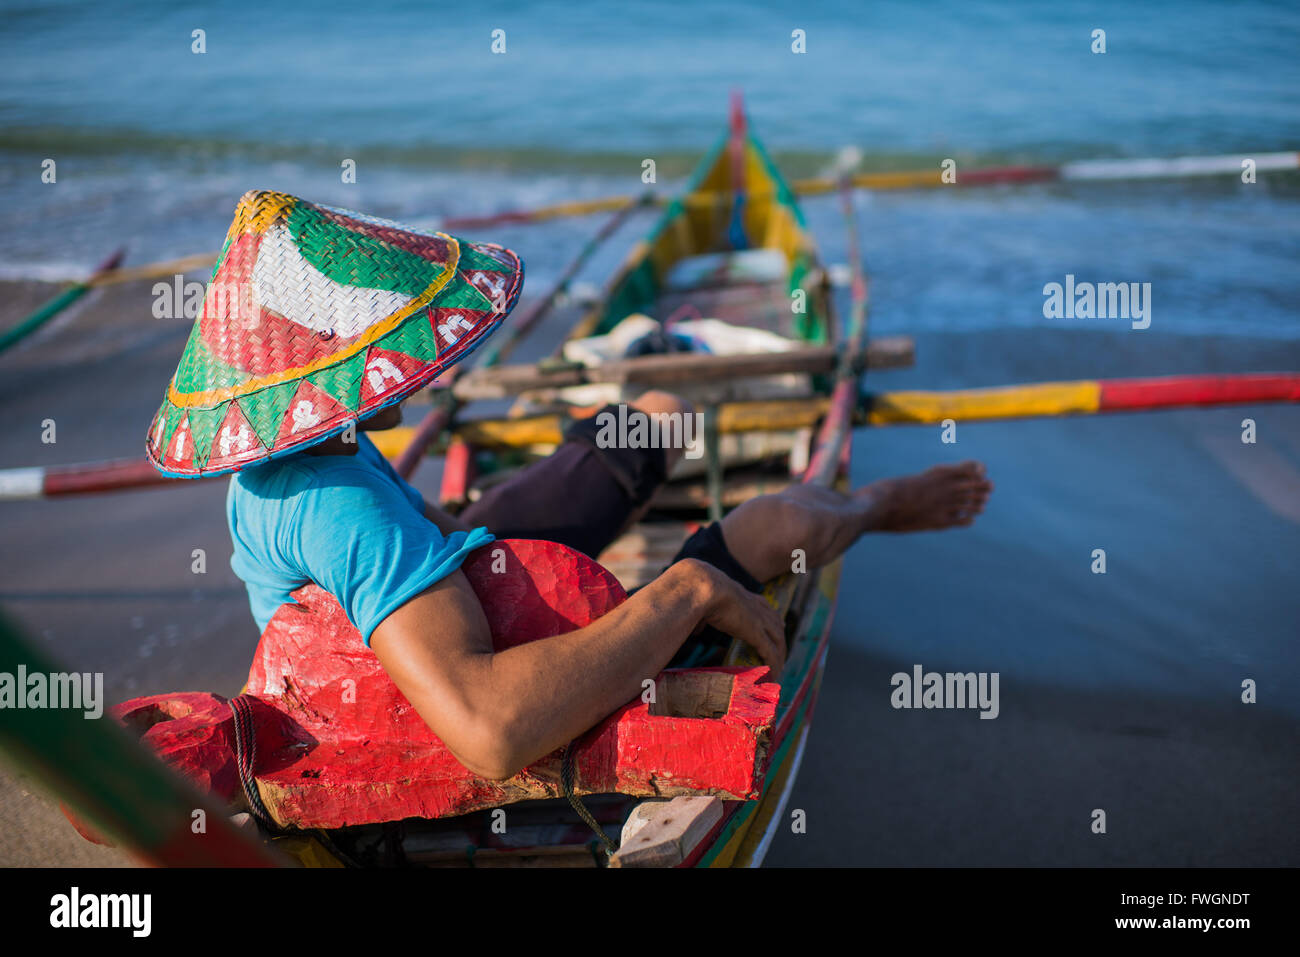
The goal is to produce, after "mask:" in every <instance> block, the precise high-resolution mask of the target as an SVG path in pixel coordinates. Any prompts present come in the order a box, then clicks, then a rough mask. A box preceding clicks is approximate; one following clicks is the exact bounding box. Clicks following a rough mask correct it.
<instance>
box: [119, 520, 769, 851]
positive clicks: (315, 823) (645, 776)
mask: <svg viewBox="0 0 1300 957" xmlns="http://www.w3.org/2000/svg"><path fill="white" fill-rule="evenodd" d="M463 568H464V571H465V573H466V575H467V577H468V578H469V580H470V583H471V585H472V586H473V587H474V590H475V592H476V593H477V594H478V596H479V598H480V600H481V601H482V603H483V607H484V611H485V613H486V614H487V617H488V623H489V626H490V627H491V630H492V635H493V643H494V646H495V647H496V648H497V649H498V650H503V649H505V648H509V647H513V646H515V645H518V644H522V643H524V642H527V641H535V640H544V639H545V638H547V637H551V636H553V635H557V634H563V633H565V632H568V631H572V630H573V629H575V628H579V627H582V626H583V625H585V624H587V623H589V622H590V621H592V620H594V619H596V618H598V617H600V616H601V615H603V614H605V613H606V612H608V611H610V610H611V609H612V608H614V607H615V606H617V605H618V604H620V603H621V602H622V601H623V600H624V598H625V595H624V593H623V589H622V588H621V586H619V584H618V582H617V580H615V579H614V577H613V576H612V575H610V574H609V572H608V571H606V570H605V569H604V568H602V567H601V566H600V565H599V564H597V563H596V562H594V561H592V560H591V559H589V558H587V557H586V556H584V555H581V554H580V553H578V552H575V551H573V550H571V549H568V548H565V547H564V546H560V545H556V544H553V543H550V542H533V541H504V542H496V543H494V544H492V545H489V546H485V547H484V548H482V549H479V550H478V551H476V552H475V553H474V554H473V555H472V556H471V557H470V559H469V560H468V561H467V562H466V563H465V565H464V566H463ZM294 597H295V599H296V601H297V602H298V604H296V605H285V606H283V607H282V608H281V609H280V610H279V611H278V612H277V613H276V615H275V616H274V618H273V619H272V620H271V623H270V624H269V625H268V626H267V629H266V632H265V633H264V634H263V636H262V640H261V642H260V643H259V645H258V648H257V652H256V654H255V656H254V661H253V666H252V669H251V670H250V672H249V678H248V688H247V694H248V695H249V696H251V700H252V701H253V703H254V705H255V708H256V709H257V713H256V718H257V726H258V727H257V762H256V768H255V770H256V775H257V778H258V782H259V785H260V790H261V794H262V798H263V800H264V801H265V802H266V804H267V806H268V808H269V809H270V810H271V813H272V814H273V815H274V816H275V817H276V819H277V821H279V822H280V823H281V824H283V825H285V826H296V827H302V828H310V827H323V828H336V827H343V826H347V825H352V824H361V823H372V822H377V821H389V820H399V819H401V818H406V817H422V818H434V817H443V816H447V815H453V814H463V813H467V812H469V811H474V810H481V809H485V808H491V807H498V806H500V805H502V804H507V803H511V802H512V801H517V800H527V799H532V798H540V797H557V796H559V795H560V794H561V793H562V792H561V788H560V783H559V776H560V755H559V752H556V753H554V754H551V755H548V756H547V757H546V758H544V759H543V760H541V761H539V762H537V763H535V764H533V765H532V766H530V767H529V768H526V769H525V770H524V771H522V772H521V773H520V774H519V775H517V776H515V777H514V778H511V779H510V780H508V781H489V780H486V779H483V778H479V777H477V776H475V775H473V774H471V773H470V772H469V771H467V770H466V769H465V768H464V767H463V766H462V765H461V764H460V763H459V762H458V761H457V760H456V759H455V757H454V756H452V754H451V752H450V751H448V750H447V748H446V746H445V745H443V743H442V742H441V741H440V740H439V739H438V738H437V736H436V735H434V734H433V732H432V731H430V730H429V728H428V727H427V726H426V725H425V724H424V722H423V721H422V720H421V719H420V717H419V715H418V714H416V713H415V710H414V709H413V708H412V707H411V705H410V703H409V702H408V701H407V700H406V699H405V697H404V696H402V694H401V693H400V692H399V691H398V690H397V688H396V686H394V685H393V683H392V681H391V680H390V679H389V678H388V676H387V674H386V673H385V672H384V670H383V668H382V667H381V666H380V664H379V661H378V659H377V658H376V657H375V655H374V653H373V652H372V651H370V649H369V648H367V647H366V646H365V645H364V644H363V643H362V642H361V636H360V634H359V633H358V632H357V631H356V629H355V628H353V627H352V625H351V624H350V623H349V622H348V621H347V618H346V616H345V615H344V614H343V611H342V609H340V608H339V606H338V604H337V602H335V601H334V599H333V598H332V597H331V596H330V595H329V594H328V593H326V592H324V591H323V590H321V589H320V588H317V587H316V586H314V585H310V586H307V587H305V588H302V589H300V590H299V591H297V592H295V594H294ZM694 670H695V671H718V672H723V673H726V674H729V675H731V676H732V681H733V686H732V691H731V698H730V706H729V709H728V713H727V714H726V715H725V716H723V717H720V718H696V717H690V718H686V717H672V716H669V715H652V714H650V708H649V706H648V705H646V704H644V703H642V702H641V701H640V700H639V699H638V700H637V701H635V702H633V703H632V704H629V705H627V706H626V707H624V708H622V709H620V710H619V711H618V712H616V713H615V714H613V715H611V716H610V717H609V718H607V719H606V720H605V721H603V722H602V723H601V724H600V725H598V726H597V727H596V728H594V729H592V731H590V732H589V733H588V734H587V735H585V736H584V737H583V738H582V739H581V741H580V742H579V743H578V745H577V746H576V748H575V752H574V765H575V771H576V774H575V777H576V781H575V789H576V790H577V791H578V792H579V793H596V792H614V791H617V792H622V793H627V794H633V795H646V796H651V795H659V794H664V795H669V794H682V793H712V794H719V795H722V796H724V797H729V798H747V797H753V796H755V795H757V793H758V789H759V788H760V786H761V780H762V777H761V775H762V772H763V771H764V770H765V768H764V763H765V761H766V756H767V740H768V737H769V736H770V733H771V730H772V724H773V722H774V720H775V716H776V706H777V699H778V696H779V692H780V687H779V685H777V684H776V683H775V682H773V681H771V680H769V678H768V671H767V669H766V668H749V669H739V668H730V669H694ZM677 674H678V673H677V672H664V673H663V674H662V675H660V676H659V677H658V679H657V680H658V681H659V682H660V684H659V687H660V688H663V687H665V685H664V682H670V681H673V680H674V676H675V675H677ZM115 714H116V715H117V716H118V717H119V719H120V720H122V721H123V722H124V723H126V724H127V725H128V726H130V727H134V728H137V729H139V730H140V731H141V733H142V735H143V737H144V740H146V741H147V742H148V743H149V744H150V745H151V746H152V747H153V748H154V750H156V751H157V752H158V753H159V754H160V755H161V756H162V757H163V758H164V760H166V761H167V762H168V763H169V764H171V765H172V766H173V767H175V768H177V769H178V770H180V771H182V772H183V773H185V774H186V776H187V777H189V778H190V779H191V780H192V781H194V782H195V783H196V784H197V785H199V786H200V787H201V788H203V789H204V790H206V791H208V792H210V793H214V794H217V795H219V796H221V797H222V798H226V799H229V798H230V797H232V796H233V795H235V794H236V793H237V791H238V780H237V778H236V777H235V771H234V760H233V753H232V748H233V740H234V736H233V726H232V724H231V717H230V709H229V706H228V705H227V704H226V702H225V699H222V698H220V697H219V696H216V695H203V694H188V695H162V696H155V697H152V698H142V699H136V700H134V701H131V702H127V703H126V704H124V705H120V706H119V707H118V709H115Z"/></svg>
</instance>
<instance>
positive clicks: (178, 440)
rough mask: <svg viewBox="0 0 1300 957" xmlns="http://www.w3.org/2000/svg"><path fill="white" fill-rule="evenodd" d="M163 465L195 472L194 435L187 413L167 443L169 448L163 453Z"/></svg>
mask: <svg viewBox="0 0 1300 957" xmlns="http://www.w3.org/2000/svg"><path fill="white" fill-rule="evenodd" d="M161 459H162V464H163V465H164V466H165V467H167V468H169V469H176V470H178V471H181V470H191V471H192V470H193V469H194V468H195V465H194V434H193V433H192V432H191V431H190V417H189V414H188V413H186V414H184V415H182V416H181V421H180V424H179V425H177V426H176V431H174V432H173V433H172V434H171V438H170V439H168V441H167V447H166V448H165V449H163V451H162V456H161Z"/></svg>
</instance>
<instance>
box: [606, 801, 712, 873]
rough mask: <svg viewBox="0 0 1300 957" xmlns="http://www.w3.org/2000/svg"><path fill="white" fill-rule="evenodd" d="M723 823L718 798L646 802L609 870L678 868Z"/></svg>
mask: <svg viewBox="0 0 1300 957" xmlns="http://www.w3.org/2000/svg"><path fill="white" fill-rule="evenodd" d="M721 819H722V801H721V800H719V799H718V798H716V797H695V796H691V797H675V798H673V799H672V800H670V801H643V802H642V803H641V804H638V805H637V806H636V807H635V808H633V809H632V813H631V815H629V816H628V819H627V823H625V824H624V825H623V837H622V842H621V844H620V846H619V849H618V852H617V853H615V854H614V855H613V856H612V857H611V858H610V861H609V866H610V867H675V866H676V865H678V864H680V863H681V862H682V861H684V860H686V858H687V856H688V855H689V854H690V853H691V851H692V850H693V849H694V848H695V845H697V844H698V843H699V842H700V841H702V840H703V839H704V838H705V836H706V835H707V834H708V833H709V832H710V831H711V830H713V827H714V825H715V824H717V823H718V821H720V820H721Z"/></svg>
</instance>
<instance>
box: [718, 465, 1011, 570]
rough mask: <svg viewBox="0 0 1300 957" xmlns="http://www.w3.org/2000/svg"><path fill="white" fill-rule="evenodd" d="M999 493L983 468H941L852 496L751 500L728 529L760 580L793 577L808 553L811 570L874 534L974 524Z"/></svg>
mask: <svg viewBox="0 0 1300 957" xmlns="http://www.w3.org/2000/svg"><path fill="white" fill-rule="evenodd" d="M992 490H993V483H991V482H990V481H989V480H988V479H987V478H985V476H984V466H983V465H982V464H980V463H978V462H962V463H960V464H956V465H936V466H934V467H932V468H930V469H927V470H926V471H924V472H919V473H917V474H916V475H907V476H902V477H900V478H892V479H882V480H881V481H879V482H873V483H871V484H870V485H866V486H864V487H862V488H860V489H857V490H856V491H854V492H852V493H851V494H848V495H845V494H843V493H840V492H836V491H834V490H832V489H827V488H821V487H816V486H809V485H792V486H791V487H790V488H787V489H785V490H783V491H781V492H778V493H776V494H773V495H763V496H760V497H758V498H754V499H750V500H749V501H748V502H745V503H744V504H743V505H740V506H739V507H737V508H736V509H735V510H733V511H732V512H731V513H729V514H728V515H727V516H726V517H725V518H724V519H723V520H722V522H721V523H720V526H721V533H722V538H723V541H724V542H725V543H726V546H727V550H728V551H729V552H730V553H731V555H732V557H733V558H735V560H736V561H737V562H739V563H740V565H741V567H743V568H744V569H745V571H746V572H748V573H749V575H750V576H751V577H752V578H753V579H754V580H755V581H759V582H765V581H768V580H770V579H772V578H775V577H776V576H777V575H780V574H781V573H782V572H788V571H789V570H790V567H791V563H792V562H793V557H792V554H791V553H792V552H793V551H794V550H795V549H797V548H798V549H802V550H803V552H804V555H805V558H806V561H807V566H808V568H809V569H813V568H819V567H820V566H822V565H825V564H827V563H828V562H831V561H834V560H835V559H836V558H837V557H839V556H840V555H841V554H843V553H844V552H845V551H846V550H847V549H848V548H849V546H850V545H852V544H853V543H854V542H856V541H857V540H858V538H860V537H861V536H862V535H864V534H865V533H867V532H919V531H930V530H938V529H944V528H955V527H960V526H965V525H970V524H971V523H972V522H974V521H975V516H977V515H979V513H980V512H982V511H983V510H984V503H985V502H986V501H987V500H988V497H989V493H990V492H991V491H992Z"/></svg>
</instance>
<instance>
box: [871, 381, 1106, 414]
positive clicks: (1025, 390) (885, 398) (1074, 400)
mask: <svg viewBox="0 0 1300 957" xmlns="http://www.w3.org/2000/svg"><path fill="white" fill-rule="evenodd" d="M1100 400H1101V386H1100V384H1099V383H1097V382H1094V381H1080V382H1040V383H1035V384H1033V385H1013V386H1002V387H999V388H993V389H959V390H956V391H951V392H883V393H881V394H879V395H876V396H873V397H872V400H871V403H870V405H869V406H868V410H867V413H866V415H865V417H863V418H864V419H865V423H866V424H869V425H895V424H901V423H909V422H910V423H925V422H942V421H943V420H944V419H953V420H955V421H958V422H963V421H970V420H972V419H1018V418H1027V417H1030V416H1041V415H1087V414H1089V413H1092V412H1096V411H1097V409H1098V406H1099V404H1100Z"/></svg>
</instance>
